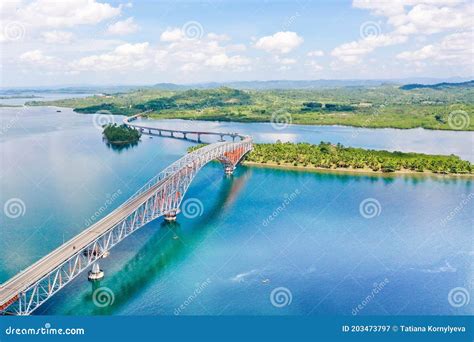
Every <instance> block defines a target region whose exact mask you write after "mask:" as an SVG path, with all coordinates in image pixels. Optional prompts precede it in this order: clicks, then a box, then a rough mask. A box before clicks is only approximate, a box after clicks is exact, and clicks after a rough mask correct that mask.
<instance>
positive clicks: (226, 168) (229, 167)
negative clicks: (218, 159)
mask: <svg viewBox="0 0 474 342" xmlns="http://www.w3.org/2000/svg"><path fill="white" fill-rule="evenodd" d="M234 170H235V166H234V165H226V166H224V172H225V174H226V176H231V175H233V174H234Z"/></svg>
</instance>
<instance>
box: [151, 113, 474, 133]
mask: <svg viewBox="0 0 474 342" xmlns="http://www.w3.org/2000/svg"><path fill="white" fill-rule="evenodd" d="M147 117H148V118H149V119H152V120H196V121H215V122H234V123H267V124H270V123H271V120H238V119H237V120H233V119H223V118H200V117H180V116H172V115H171V116H167V115H159V114H149V115H147ZM294 125H296V126H298V125H299V126H314V127H317V126H327V127H353V128H366V129H399V130H410V129H426V130H430V131H446V132H474V129H452V128H450V127H429V126H422V125H420V126H413V127H397V126H389V125H381V126H376V125H371V124H361V125H355V124H349V123H334V124H331V123H301V122H295V121H293V122H292V123H291V124H288V126H294Z"/></svg>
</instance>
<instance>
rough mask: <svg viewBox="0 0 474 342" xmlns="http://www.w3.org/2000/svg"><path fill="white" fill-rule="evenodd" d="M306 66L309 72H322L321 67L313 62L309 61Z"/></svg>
mask: <svg viewBox="0 0 474 342" xmlns="http://www.w3.org/2000/svg"><path fill="white" fill-rule="evenodd" d="M306 66H308V68H309V70H310V71H311V72H318V71H321V70H323V67H322V66H321V65H320V64H318V63H317V62H315V61H310V62H308V63H306Z"/></svg>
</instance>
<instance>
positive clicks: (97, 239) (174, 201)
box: [0, 114, 252, 315]
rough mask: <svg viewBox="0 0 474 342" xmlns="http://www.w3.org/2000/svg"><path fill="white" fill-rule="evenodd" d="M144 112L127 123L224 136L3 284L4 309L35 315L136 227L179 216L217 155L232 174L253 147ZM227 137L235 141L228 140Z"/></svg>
mask: <svg viewBox="0 0 474 342" xmlns="http://www.w3.org/2000/svg"><path fill="white" fill-rule="evenodd" d="M141 115H142V114H138V115H135V116H132V117H128V118H126V119H124V121H123V122H124V124H125V125H127V126H129V127H131V128H134V129H137V130H140V131H141V132H142V133H144V134H151V135H158V136H169V137H173V138H179V139H187V140H190V138H191V137H195V139H194V141H197V142H201V138H202V137H203V136H218V137H219V138H220V140H219V141H218V142H216V143H212V144H209V145H206V146H204V147H201V148H199V149H197V150H194V151H192V152H190V153H188V154H186V155H185V156H184V157H182V158H181V159H179V160H177V161H175V162H174V163H173V164H171V165H169V166H168V167H166V168H165V169H164V170H163V171H161V172H160V173H159V174H157V175H156V176H154V177H153V178H152V179H150V180H149V181H148V182H147V183H146V184H145V185H143V187H142V188H140V189H139V190H138V191H137V192H136V193H135V194H134V195H133V196H131V197H130V198H129V199H128V200H127V201H126V202H125V203H123V204H122V205H120V206H119V207H118V208H117V209H115V210H114V211H112V212H111V213H110V214H108V215H107V216H105V217H104V218H102V219H101V220H100V221H98V222H96V223H95V224H94V225H92V226H90V227H89V228H87V229H85V230H84V231H82V232H81V233H79V234H78V235H76V236H75V237H73V238H72V239H71V240H69V241H67V242H65V243H63V244H62V245H61V246H59V247H58V248H56V249H55V250H53V251H52V252H51V253H49V254H47V255H46V256H44V257H43V258H41V259H40V260H38V261H36V262H35V263H34V264H32V265H31V266H29V267H28V268H26V269H25V270H23V271H21V272H20V273H18V274H17V275H15V276H14V277H12V278H11V279H9V280H8V281H6V282H5V283H3V284H1V285H0V314H3V315H29V314H31V313H32V312H34V311H35V310H36V309H37V308H38V307H40V306H41V305H42V304H44V303H45V302H46V301H47V300H48V299H49V298H51V297H52V296H53V295H54V294H56V293H57V292H58V291H59V290H61V289H62V288H63V287H65V286H66V285H67V284H68V283H70V282H71V281H72V280H73V279H75V278H76V277H77V276H78V275H80V274H81V273H83V272H84V271H85V270H87V269H90V267H91V266H92V265H93V264H94V263H95V262H96V261H97V260H98V259H100V258H102V257H104V256H105V255H107V254H108V253H109V250H110V249H111V248H112V247H114V246H115V245H117V244H118V243H119V242H121V241H122V240H124V239H125V238H126V237H127V236H129V235H130V234H132V233H133V232H135V231H136V230H137V229H139V228H141V227H143V226H144V225H146V224H147V223H148V222H150V221H153V220H155V219H156V218H158V217H161V216H163V217H164V219H165V220H168V221H172V220H175V219H176V215H177V214H178V213H179V207H180V204H181V202H182V200H183V198H184V196H185V194H186V191H187V189H188V188H189V186H190V185H191V182H192V181H193V179H194V177H195V176H196V174H197V173H198V172H199V170H200V169H201V168H202V167H203V166H204V165H206V164H207V163H209V162H211V161H213V160H218V161H220V162H221V163H222V165H223V168H224V172H225V173H226V174H228V175H229V174H232V173H233V171H234V169H235V167H236V165H237V164H238V162H239V161H240V160H241V159H242V157H243V156H244V155H245V154H246V153H247V152H249V151H250V150H251V149H252V139H251V137H249V136H245V135H241V134H238V133H216V132H200V131H181V130H171V129H162V128H157V127H149V126H145V125H141V124H139V123H136V119H137V118H138V117H140V116H141ZM226 137H227V138H230V139H232V141H225V140H224V138H226Z"/></svg>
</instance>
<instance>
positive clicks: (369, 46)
mask: <svg viewBox="0 0 474 342" xmlns="http://www.w3.org/2000/svg"><path fill="white" fill-rule="evenodd" d="M406 40H407V37H406V36H400V35H384V34H381V35H374V36H367V37H366V38H363V39H359V40H357V41H353V42H350V43H345V44H342V45H340V46H338V47H336V48H335V49H334V50H332V51H331V55H332V56H334V57H336V58H337V59H339V60H340V61H342V62H345V63H349V64H352V63H358V62H360V61H361V60H362V57H363V56H364V55H366V54H368V53H370V52H372V51H373V50H374V49H376V48H378V47H382V46H389V45H394V44H400V43H403V42H405V41H406Z"/></svg>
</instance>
